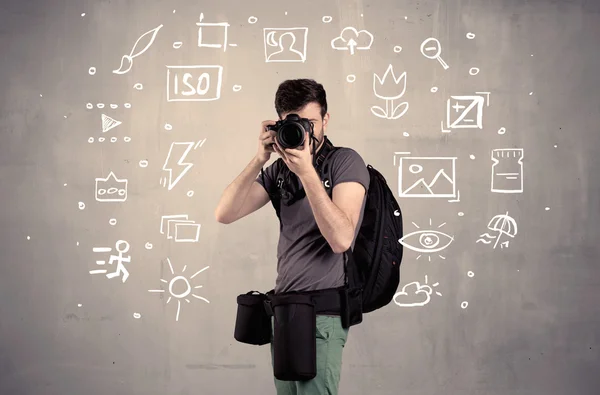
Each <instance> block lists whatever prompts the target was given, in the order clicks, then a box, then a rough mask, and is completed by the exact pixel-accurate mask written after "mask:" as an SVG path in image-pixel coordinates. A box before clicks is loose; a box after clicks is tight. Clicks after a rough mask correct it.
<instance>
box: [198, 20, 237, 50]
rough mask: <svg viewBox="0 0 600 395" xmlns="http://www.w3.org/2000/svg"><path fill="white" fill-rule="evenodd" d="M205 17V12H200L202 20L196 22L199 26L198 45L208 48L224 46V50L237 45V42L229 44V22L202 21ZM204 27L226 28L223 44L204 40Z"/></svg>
mask: <svg viewBox="0 0 600 395" xmlns="http://www.w3.org/2000/svg"><path fill="white" fill-rule="evenodd" d="M203 19H204V13H203V12H201V13H200V20H199V21H198V22H196V26H198V47H200V48H202V47H206V48H223V52H225V51H226V50H227V46H228V45H229V46H232V47H235V46H237V45H236V44H228V43H227V31H228V30H229V26H230V24H229V22H202V20H203ZM203 27H222V28H223V29H224V33H223V36H224V37H223V44H205V43H203V42H202V38H203V35H202V28H203Z"/></svg>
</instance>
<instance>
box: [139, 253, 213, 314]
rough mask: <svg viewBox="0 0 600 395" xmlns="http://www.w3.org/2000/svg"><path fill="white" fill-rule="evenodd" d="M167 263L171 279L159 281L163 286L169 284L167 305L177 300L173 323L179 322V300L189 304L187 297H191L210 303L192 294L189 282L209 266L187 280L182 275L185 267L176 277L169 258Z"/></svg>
mask: <svg viewBox="0 0 600 395" xmlns="http://www.w3.org/2000/svg"><path fill="white" fill-rule="evenodd" d="M167 262H168V263H169V268H170V269H171V274H172V275H173V278H172V279H171V281H167V280H165V279H162V278H161V279H160V281H162V282H163V283H165V284H169V293H170V294H171V295H170V296H169V298H168V299H167V304H168V303H169V302H170V301H171V299H172V298H175V299H177V315H176V316H175V321H179V312H180V311H181V300H182V299H183V300H185V301H186V302H188V303H190V299H188V296H193V297H194V298H196V299H200V300H203V301H205V302H206V303H210V302H209V301H208V299H206V298H203V297H202V296H198V295H196V294H195V293H193V291H192V285H191V283H190V280H192V279H193V278H194V277H196V276H197V275H198V274H200V273H202V272H203V271H205V270H206V269H208V268H209V266H206V267H204V268H202V269H200V270H198V271H197V272H196V273H194V274H193V275H192V276H190V278H189V279H188V278H187V277H185V276H184V275H183V273H185V269H187V265H185V266H184V267H183V270H182V271H181V274H180V275H177V276H176V275H175V271H174V270H173V265H172V264H171V260H170V259H169V258H167ZM198 288H202V285H197V286H195V287H194V288H193V289H198ZM148 292H157V293H163V292H165V290H164V289H149V290H148Z"/></svg>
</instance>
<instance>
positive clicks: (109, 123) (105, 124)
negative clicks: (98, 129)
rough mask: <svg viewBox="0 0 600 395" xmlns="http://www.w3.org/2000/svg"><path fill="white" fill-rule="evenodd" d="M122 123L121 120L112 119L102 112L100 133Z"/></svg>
mask: <svg viewBox="0 0 600 395" xmlns="http://www.w3.org/2000/svg"><path fill="white" fill-rule="evenodd" d="M122 123H123V122H121V121H117V120H116V119H113V118H111V117H109V116H108V115H104V114H102V133H106V132H108V131H109V130H111V129H114V128H116V127H117V126H119V125H120V124H122Z"/></svg>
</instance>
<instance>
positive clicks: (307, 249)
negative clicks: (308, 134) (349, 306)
mask: <svg viewBox="0 0 600 395" xmlns="http://www.w3.org/2000/svg"><path fill="white" fill-rule="evenodd" d="M279 162H281V161H279ZM277 163H278V162H277V161H275V162H273V163H272V164H271V165H269V166H268V167H267V168H266V169H264V175H265V183H266V184H267V185H265V184H263V181H262V177H261V174H259V175H258V177H257V178H256V181H258V183H259V184H260V185H262V186H263V187H265V189H266V190H267V191H269V190H272V191H274V190H275V188H273V189H270V188H271V187H272V186H274V182H275V178H276V177H277V171H278V167H279V166H277ZM330 166H331V178H332V179H331V180H330V185H331V187H332V188H333V187H335V186H336V185H337V184H339V183H342V182H348V181H356V182H359V183H360V184H362V185H363V186H364V187H365V191H368V189H369V181H370V176H369V171H368V170H367V167H366V165H365V162H364V161H363V159H362V158H361V156H360V155H359V154H358V153H357V152H356V151H354V150H353V149H351V148H345V147H341V148H340V149H339V152H336V153H335V157H334V158H333V161H332V162H331V164H330ZM276 167H277V168H276ZM292 175H293V174H292ZM298 184H299V185H300V187H302V183H301V182H300V180H298ZM365 202H366V192H365V197H364V198H363V203H362V206H361V209H360V217H359V222H358V224H357V226H356V232H355V234H354V238H353V240H352V248H354V244H355V241H356V236H357V234H358V231H359V229H360V224H361V223H362V219H363V214H364V209H365ZM280 215H281V222H282V228H281V232H280V234H279V244H278V245H277V280H276V282H275V292H276V293H280V292H289V291H313V290H317V289H327V288H335V287H340V286H342V285H344V263H345V262H344V259H345V258H344V257H345V255H344V254H343V253H341V254H335V253H334V252H333V250H332V249H331V247H330V246H329V243H328V242H327V240H326V239H325V237H323V235H322V234H321V231H320V230H319V227H318V225H317V222H316V221H315V216H314V213H313V211H312V208H311V206H310V202H309V201H308V197H307V196H305V197H304V198H303V199H301V200H298V201H296V202H295V203H294V204H292V205H291V206H286V205H285V204H281V211H280Z"/></svg>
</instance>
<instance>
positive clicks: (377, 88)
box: [371, 64, 408, 119]
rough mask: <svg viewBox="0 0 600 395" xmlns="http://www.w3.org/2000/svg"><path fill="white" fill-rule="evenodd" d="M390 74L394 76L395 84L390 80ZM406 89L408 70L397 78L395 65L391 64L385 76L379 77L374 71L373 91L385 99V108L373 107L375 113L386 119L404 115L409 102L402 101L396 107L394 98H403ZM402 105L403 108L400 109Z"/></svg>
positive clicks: (372, 110)
mask: <svg viewBox="0 0 600 395" xmlns="http://www.w3.org/2000/svg"><path fill="white" fill-rule="evenodd" d="M390 75H391V76H392V78H391V80H393V81H394V82H393V84H392V83H391V82H389V81H390V78H389V76H390ZM386 83H387V85H386ZM385 91H389V92H385ZM405 91H406V71H405V72H403V73H402V74H400V76H399V77H398V78H396V75H395V74H394V70H393V67H392V65H391V64H390V65H389V66H388V68H387V70H386V71H385V73H384V74H383V77H379V76H378V75H377V74H375V73H373V93H374V94H375V96H377V97H378V98H380V99H383V100H385V110H384V109H383V108H381V107H379V106H373V107H371V112H372V113H373V115H375V116H377V117H379V118H384V119H398V118H400V117H401V116H403V115H404V114H405V113H406V111H407V110H408V103H407V102H402V103H400V104H398V105H397V106H395V107H394V100H396V99H399V98H401V97H402V96H403V95H404V92H405ZM401 107H402V109H401V110H400V108H401Z"/></svg>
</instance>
